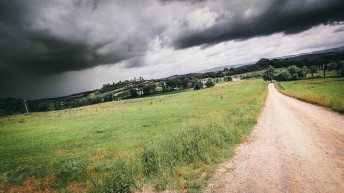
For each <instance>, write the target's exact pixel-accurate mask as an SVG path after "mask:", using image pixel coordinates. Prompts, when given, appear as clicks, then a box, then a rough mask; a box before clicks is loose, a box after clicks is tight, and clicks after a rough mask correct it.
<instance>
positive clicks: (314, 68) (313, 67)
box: [309, 66, 317, 77]
mask: <svg viewBox="0 0 344 193" xmlns="http://www.w3.org/2000/svg"><path fill="white" fill-rule="evenodd" d="M309 72H310V73H311V74H312V77H313V74H314V73H316V72H317V67H315V66H310V67H309Z"/></svg>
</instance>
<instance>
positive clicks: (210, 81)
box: [205, 79, 215, 87]
mask: <svg viewBox="0 0 344 193" xmlns="http://www.w3.org/2000/svg"><path fill="white" fill-rule="evenodd" d="M214 85H215V84H214V82H213V81H212V80H211V79H208V80H207V82H206V83H205V86H207V87H212V86H214Z"/></svg>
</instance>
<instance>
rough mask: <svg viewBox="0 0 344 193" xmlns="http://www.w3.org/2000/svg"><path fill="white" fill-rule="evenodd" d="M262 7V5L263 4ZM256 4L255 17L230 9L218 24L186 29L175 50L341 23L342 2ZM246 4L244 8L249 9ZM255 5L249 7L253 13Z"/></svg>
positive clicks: (343, 14)
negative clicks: (200, 29) (259, 8)
mask: <svg viewBox="0 0 344 193" xmlns="http://www.w3.org/2000/svg"><path fill="white" fill-rule="evenodd" d="M263 3H264V1H263ZM263 3H261V4H259V6H261V7H263V8H262V9H261V11H260V13H258V14H254V15H253V16H248V17H247V16H245V15H244V12H245V9H240V8H239V9H236V8H235V7H230V3H226V2H224V3H223V5H224V7H226V5H227V7H228V8H231V13H230V14H220V15H219V16H218V18H216V21H217V23H216V24H215V25H213V26H212V27H210V28H207V29H205V30H202V31H199V30H198V31H193V30H192V29H191V30H189V29H186V30H185V31H186V32H185V33H183V34H182V35H180V36H179V37H178V38H176V40H175V41H174V43H173V44H174V47H176V48H179V49H180V48H188V47H192V46H199V45H207V44H209V45H212V44H216V43H220V42H223V41H229V40H245V39H249V38H252V37H257V36H264V35H270V34H274V33H278V32H283V33H284V34H295V33H299V32H302V31H305V30H307V29H310V28H311V27H313V26H317V25H320V24H336V22H339V21H343V20H344V11H343V7H344V1H343V0H329V1H320V0H318V1H307V0H275V1H270V3H269V2H268V3H266V5H263ZM249 6H250V5H249V4H248V5H247V6H244V7H246V10H247V7H249ZM254 6H255V5H251V8H252V9H255V7H254Z"/></svg>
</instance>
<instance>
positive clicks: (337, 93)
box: [277, 78, 344, 113]
mask: <svg viewBox="0 0 344 193" xmlns="http://www.w3.org/2000/svg"><path fill="white" fill-rule="evenodd" d="M277 89H278V90H279V91H281V92H282V93H284V94H286V95H289V96H292V97H295V98H298V99H301V100H304V101H307V102H311V103H315V104H319V105H322V106H326V107H330V108H331V109H333V110H336V111H339V112H342V113H344V78H318V79H308V80H298V81H288V82H277Z"/></svg>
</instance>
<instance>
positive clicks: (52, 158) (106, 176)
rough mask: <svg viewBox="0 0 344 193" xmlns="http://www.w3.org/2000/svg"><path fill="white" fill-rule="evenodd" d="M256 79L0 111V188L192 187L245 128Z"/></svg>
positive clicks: (252, 119)
mask: <svg viewBox="0 0 344 193" xmlns="http://www.w3.org/2000/svg"><path fill="white" fill-rule="evenodd" d="M266 94H267V87H266V83H264V82H263V81H262V80H247V81H241V82H231V83H222V84H217V85H215V86H214V87H212V88H207V89H202V90H199V91H194V90H193V89H186V90H183V91H180V92H177V93H175V94H172V93H171V94H165V95H159V96H153V97H145V98H138V99H131V100H123V101H115V102H108V103H102V104H97V105H91V106H86V107H82V108H74V109H67V110H60V111H50V112H41V113H30V114H26V115H13V116H7V117H2V118H0V133H1V135H0V163H1V165H0V190H2V191H4V192H8V191H14V192H20V191H31V192H32V191H52V190H57V191H69V192H77V191H90V192H127V191H129V190H140V189H141V190H142V189H148V190H187V191H189V192H197V191H198V190H199V189H201V188H202V187H203V186H204V185H205V184H206V181H207V179H208V178H209V177H210V176H211V174H212V171H213V170H214V168H215V167H216V164H218V163H221V162H222V161H224V160H225V159H228V158H229V157H230V156H231V155H232V154H233V149H234V147H235V146H236V144H238V143H240V142H241V141H242V140H243V139H244V137H245V136H246V135H247V134H248V133H249V132H250V131H251V129H252V127H253V126H254V124H255V123H256V119H257V117H258V115H259V112H260V110H261V108H262V106H263V103H264V101H265V98H266Z"/></svg>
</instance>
